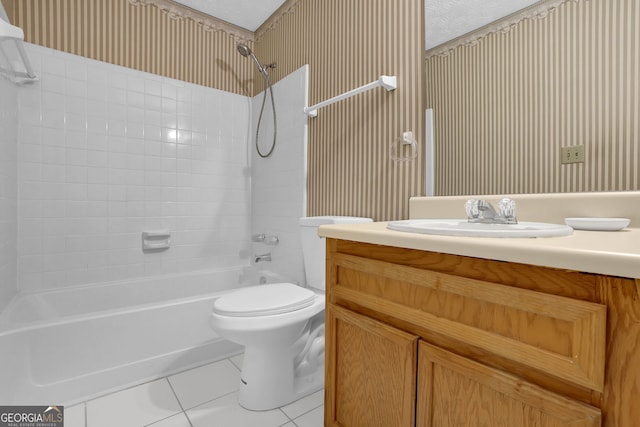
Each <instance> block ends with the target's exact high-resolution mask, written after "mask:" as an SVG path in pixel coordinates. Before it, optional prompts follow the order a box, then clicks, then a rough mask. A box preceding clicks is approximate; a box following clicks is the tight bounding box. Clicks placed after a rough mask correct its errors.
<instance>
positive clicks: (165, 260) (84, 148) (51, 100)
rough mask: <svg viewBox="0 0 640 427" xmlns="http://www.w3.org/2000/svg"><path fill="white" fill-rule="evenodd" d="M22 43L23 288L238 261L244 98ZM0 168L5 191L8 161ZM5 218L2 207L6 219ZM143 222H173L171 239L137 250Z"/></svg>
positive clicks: (246, 208)
mask: <svg viewBox="0 0 640 427" xmlns="http://www.w3.org/2000/svg"><path fill="white" fill-rule="evenodd" d="M26 48H27V52H28V54H29V56H30V58H31V61H32V63H33V64H34V67H35V68H36V71H37V73H38V75H39V81H38V82H36V83H33V84H30V85H27V86H22V87H21V88H20V89H19V91H18V98H19V99H18V105H19V109H18V111H19V114H18V117H19V119H18V120H19V129H18V135H19V137H18V140H19V144H18V173H17V176H18V178H17V188H18V194H19V195H18V216H17V222H18V223H19V231H18V237H17V251H18V262H17V264H18V267H17V269H18V272H17V275H18V288H19V290H20V291H35V290H43V289H49V288H59V287H65V286H73V285H80V284H86V283H94V282H105V281H113V280H120V279H128V278H132V277H140V276H153V275H159V274H167V273H180V272H185V271H191V270H197V269H210V268H224V267H229V266H236V265H245V264H247V262H248V257H249V251H250V245H249V243H248V242H249V232H250V231H249V230H250V223H251V218H250V216H251V212H250V198H251V196H250V174H248V173H247V171H248V165H249V161H248V156H249V153H248V152H247V143H246V137H247V132H249V129H248V127H249V108H250V105H249V100H248V98H247V97H245V96H241V95H235V94H232V93H228V92H223V91H220V90H216V89H211V88H206V87H202V86H196V85H193V84H188V83H185V82H181V81H178V80H173V79H168V78H164V77H159V76H156V75H152V74H148V73H143V72H140V71H136V70H131V69H127V68H123V67H119V66H114V65H110V64H106V63H102V62H98V61H94V60H90V59H86V58H82V57H78V56H74V55H70V54H67V53H63V52H60V51H56V50H52V49H47V48H44V47H40V46H35V45H30V44H27V45H26ZM2 84H3V85H9V84H8V83H5V82H3V83H2ZM2 90H3V94H4V93H5V90H4V86H3V88H2ZM2 102H3V105H2V107H3V110H2V111H5V106H4V103H5V101H4V96H3V101H2ZM16 118H17V117H15V116H14V119H16ZM8 121H11V118H10V117H9V119H7V116H6V114H5V115H3V116H2V121H1V122H0V126H2V129H5V127H6V126H10V125H11V124H10V123H7V122H8ZM9 133H10V132H9ZM2 138H3V139H2V140H1V141H0V142H1V150H2V161H3V164H4V162H5V160H4V157H5V156H6V155H9V156H10V155H11V153H10V150H11V147H9V146H8V145H7V142H6V141H5V139H6V136H5V132H2ZM1 179H2V182H3V187H2V188H3V190H2V193H0V198H3V201H4V199H7V200H9V201H11V200H13V199H12V198H14V197H15V196H13V195H12V194H11V191H10V190H4V188H6V187H11V182H10V181H11V180H16V178H15V174H13V175H12V173H11V171H9V172H5V169H4V167H3V172H2V177H1ZM7 184H8V185H7ZM15 222H16V220H15V219H13V218H12V217H11V214H5V213H3V215H2V220H1V224H2V226H3V227H2V230H3V232H4V230H5V229H6V228H7V224H11V223H13V224H14V225H15ZM145 230H170V232H171V248H170V249H168V250H166V251H160V252H147V253H144V252H143V251H142V249H141V233H142V231H145ZM2 250H4V248H2ZM2 259H3V261H4V260H5V257H3V258H2ZM7 259H9V260H10V257H8V258H7ZM0 269H1V273H2V274H3V278H4V275H7V274H9V275H10V274H11V273H10V267H9V268H7V267H5V266H4V265H2V266H0ZM13 282H15V281H13ZM5 283H11V282H5ZM2 292H3V296H4V293H6V292H7V290H5V289H3V290H2Z"/></svg>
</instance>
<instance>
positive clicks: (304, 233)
mask: <svg viewBox="0 0 640 427" xmlns="http://www.w3.org/2000/svg"><path fill="white" fill-rule="evenodd" d="M372 221H373V220H372V219H371V218H360V217H354V216H309V217H303V218H300V238H301V239H302V258H303V259H304V274H305V276H306V279H307V286H308V287H310V288H312V289H315V290H318V291H322V292H324V290H325V267H326V246H325V239H324V237H320V236H318V227H319V226H321V225H324V224H354V223H358V222H372Z"/></svg>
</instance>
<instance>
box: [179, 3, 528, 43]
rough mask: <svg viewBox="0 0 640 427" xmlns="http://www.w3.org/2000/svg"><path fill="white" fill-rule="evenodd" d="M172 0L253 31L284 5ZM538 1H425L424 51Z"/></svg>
mask: <svg viewBox="0 0 640 427" xmlns="http://www.w3.org/2000/svg"><path fill="white" fill-rule="evenodd" d="M176 1H177V2H178V3H182V4H184V5H185V6H188V7H190V8H192V9H196V10H199V11H201V12H204V13H206V14H208V15H211V16H214V17H216V18H218V19H222V20H224V21H227V22H230V23H232V24H235V25H237V26H239V27H242V28H246V29H247V30H251V31H255V30H257V29H258V27H259V26H260V25H261V24H262V23H263V22H264V21H266V20H267V18H269V17H270V16H271V15H272V14H273V12H275V11H276V10H277V9H278V8H279V7H280V6H281V5H282V4H283V3H284V2H285V0H176ZM315 1H324V0H315ZM398 1H403V0H398ZM538 1H539V0H425V15H426V34H425V39H426V45H427V49H429V48H432V47H434V46H437V45H439V44H442V43H444V42H446V41H448V40H451V39H454V38H456V37H458V36H461V35H463V34H466V33H468V32H469V31H472V30H475V29H477V28H480V27H482V26H484V25H486V24H489V23H491V22H493V21H495V20H497V19H499V18H501V17H503V16H507V15H510V14H512V13H514V12H517V11H518V10H520V9H523V8H525V7H527V6H529V5H532V4H533V3H537V2H538Z"/></svg>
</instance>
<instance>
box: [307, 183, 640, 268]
mask: <svg viewBox="0 0 640 427" xmlns="http://www.w3.org/2000/svg"><path fill="white" fill-rule="evenodd" d="M592 194H593V195H594V196H593V198H591V197H588V196H589V195H592ZM620 194H622V195H623V199H624V200H623V203H621V204H619V205H616V203H617V202H616V201H617V200H618V199H619V198H618V197H617V196H618V195H620ZM611 195H612V197H610V198H607V196H611ZM487 197H491V198H492V200H491V201H492V202H493V199H495V198H497V197H498V196H487ZM522 197H524V198H525V199H527V200H525V201H524V202H525V203H523V204H524V205H525V206H526V205H527V201H528V202H529V204H531V203H530V202H531V200H530V199H531V198H534V197H538V198H540V200H545V196H544V195H537V196H522ZM514 198H515V199H516V200H517V198H518V196H514ZM422 199H424V200H422ZM427 199H428V200H427ZM438 199H440V200H438ZM452 199H455V200H454V201H455V202H456V203H454V205H455V206H458V203H457V202H459V201H461V203H464V202H463V201H462V200H466V199H465V198H463V197H453V198H452V197H446V198H438V197H431V198H416V200H413V199H412V201H411V211H413V213H410V216H411V219H416V218H427V217H433V216H428V215H425V214H424V213H425V212H427V211H429V212H434V213H438V214H440V215H443V210H442V209H429V206H427V205H429V204H430V205H431V207H438V208H442V206H444V205H443V203H444V204H445V205H446V204H451V202H452ZM604 199H606V200H604ZM547 200H551V201H553V202H554V203H555V205H554V206H555V209H557V210H559V211H560V213H559V214H558V215H559V216H562V215H566V217H573V216H587V215H584V214H582V215H580V213H581V212H580V209H581V206H582V205H584V206H588V207H592V206H593V204H594V203H596V204H600V203H601V202H602V201H603V200H604V201H606V202H607V203H608V206H609V208H610V209H611V210H612V212H615V213H621V214H622V215H608V216H619V217H627V218H628V217H631V219H632V221H631V224H630V227H628V228H625V229H623V230H620V231H583V230H574V231H573V234H572V235H570V236H565V237H546V238H486V237H453V236H436V235H426V234H418V233H409V232H402V231H394V230H389V229H387V222H373V223H359V224H344V225H323V226H321V227H320V229H319V235H320V236H322V237H329V238H335V239H343V240H352V241H357V242H364V243H373V244H379V245H387V246H394V247H400V248H408V249H418V250H424V251H432V252H441V253H448V254H455V255H463V256H470V257H475V258H484V259H492V260H499V261H510V262H517V263H523V264H530V265H538V266H545V267H553V268H561V269H567V270H575V271H582V272H587V273H596V274H603V275H611V276H618V277H627V278H633V279H640V228H637V227H638V225H640V222H639V221H637V215H638V213H636V212H640V192H633V193H630V192H627V193H582V194H580V195H578V196H576V197H575V198H573V197H571V196H569V195H563V197H562V200H563V202H562V204H564V205H566V207H567V210H565V211H563V210H562V209H560V208H558V206H557V203H558V199H557V198H554V197H553V196H551V197H549V198H548V199H547ZM440 202H442V203H440ZM518 203H520V202H518ZM611 203H613V205H612V204H611ZM425 204H426V205H425ZM543 204H544V203H543ZM622 205H626V208H623V207H621V206H622ZM535 206H536V209H539V208H540V204H539V203H536V204H535ZM616 206H620V207H618V208H616ZM543 209H544V207H543ZM624 209H627V211H624ZM629 209H630V210H629ZM416 212H417V214H416ZM447 213H450V212H447V211H446V210H445V211H444V215H445V216H436V217H435V218H437V217H440V218H452V217H454V216H446V214H447ZM625 213H627V214H628V215H626V216H625V215H624V214H625ZM523 214H524V215H523V216H526V217H532V215H531V214H530V213H529V214H527V213H526V212H525V213H523ZM416 215H418V216H416ZM600 216H604V215H600ZM456 217H458V218H459V217H460V216H459V215H458V216H456ZM527 220H532V219H527ZM545 220H546V221H547V222H555V223H558V224H561V223H563V222H564V220H563V219H561V218H545ZM634 226H635V227H634Z"/></svg>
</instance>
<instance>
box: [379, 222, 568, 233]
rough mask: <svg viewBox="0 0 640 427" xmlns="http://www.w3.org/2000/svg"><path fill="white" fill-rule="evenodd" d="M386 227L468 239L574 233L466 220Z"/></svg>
mask: <svg viewBox="0 0 640 427" xmlns="http://www.w3.org/2000/svg"><path fill="white" fill-rule="evenodd" d="M387 228H389V229H391V230H396V231H407V232H410V233H422V234H437V235H441V236H465V237H558V236H569V235H570V234H572V233H573V229H572V228H571V227H569V226H568V225H560V224H549V223H545V222H526V221H521V222H519V223H517V224H493V223H491V224H489V223H471V222H468V221H467V220H466V219H408V220H402V221H391V222H389V224H388V225H387Z"/></svg>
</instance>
